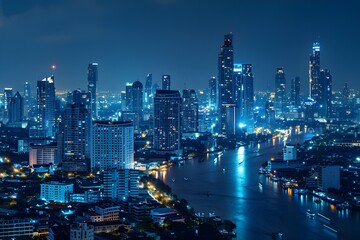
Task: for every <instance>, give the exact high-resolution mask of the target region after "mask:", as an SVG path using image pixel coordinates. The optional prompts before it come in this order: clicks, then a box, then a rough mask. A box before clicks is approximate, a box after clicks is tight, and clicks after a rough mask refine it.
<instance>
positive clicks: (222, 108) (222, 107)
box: [218, 33, 236, 135]
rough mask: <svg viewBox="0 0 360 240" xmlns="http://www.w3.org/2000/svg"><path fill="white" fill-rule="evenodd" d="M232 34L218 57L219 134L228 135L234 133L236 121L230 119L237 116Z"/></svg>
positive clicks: (228, 36) (227, 38) (227, 37)
mask: <svg viewBox="0 0 360 240" xmlns="http://www.w3.org/2000/svg"><path fill="white" fill-rule="evenodd" d="M232 38H233V35H232V33H230V34H226V35H225V37H224V44H223V46H222V47H221V49H220V54H219V56H218V71H219V77H218V94H219V96H218V97H219V100H218V109H219V117H218V118H219V126H218V129H219V130H218V132H219V133H221V134H223V135H227V134H229V133H233V130H232V129H235V126H234V124H235V120H234V119H233V120H234V121H233V120H232V118H229V117H230V116H232V115H235V106H236V105H235V88H236V86H235V81H233V68H234V53H233V44H232Z"/></svg>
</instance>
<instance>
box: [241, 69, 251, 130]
mask: <svg viewBox="0 0 360 240" xmlns="http://www.w3.org/2000/svg"><path fill="white" fill-rule="evenodd" d="M242 78H243V80H242V82H243V88H244V91H243V94H244V96H243V97H241V99H244V102H245V103H244V104H243V106H244V114H243V116H244V120H245V124H246V125H247V129H248V132H252V129H253V127H254V75H253V72H252V65H251V64H242Z"/></svg>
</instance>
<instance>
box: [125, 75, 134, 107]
mask: <svg viewBox="0 0 360 240" xmlns="http://www.w3.org/2000/svg"><path fill="white" fill-rule="evenodd" d="M132 100H133V98H132V83H129V82H127V83H126V85H125V109H126V111H132V106H133V105H132Z"/></svg>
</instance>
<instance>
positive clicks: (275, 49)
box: [0, 0, 360, 93]
mask: <svg viewBox="0 0 360 240" xmlns="http://www.w3.org/2000/svg"><path fill="white" fill-rule="evenodd" d="M20 2H21V4H19V3H20ZM205 3H206V6H205ZM259 3H261V4H260V5H259ZM346 3H347V4H345V3H344V4H338V3H337V2H336V1H317V2H312V1H301V3H300V2H299V3H297V2H295V3H294V2H292V3H289V2H287V1H282V0H278V1H275V2H273V3H268V2H264V1H255V2H252V3H248V2H243V1H227V2H226V4H224V3H222V2H214V3H208V2H205V1H181V2H180V1H176V0H172V1H165V0H153V1H151V0H149V1H140V0H139V1H134V2H130V1H129V2H127V1H121V2H118V1H106V2H99V1H81V0H76V1H67V0H65V1H61V2H59V1H31V2H27V3H25V2H22V1H17V2H16V1H11V2H10V1H0V31H1V32H2V35H3V36H4V37H3V44H2V46H1V47H0V50H1V52H2V58H0V65H1V66H2V71H0V80H1V81H0V87H1V88H5V87H11V88H13V89H14V90H15V91H20V92H21V91H22V89H23V84H24V83H25V82H30V83H31V84H32V85H33V86H35V83H36V81H38V80H41V79H43V78H44V77H47V76H49V75H50V74H51V73H53V72H54V74H55V75H56V83H55V85H56V89H57V90H64V89H67V90H73V89H77V88H81V89H86V79H87V65H88V64H89V63H91V62H98V63H99V79H98V89H99V91H104V90H110V89H111V90H112V91H120V90H123V89H124V88H125V83H126V82H135V81H136V80H139V81H141V82H142V83H143V84H144V83H145V79H146V75H147V74H148V73H149V72H150V73H152V74H153V82H154V83H157V84H159V85H160V83H161V76H162V75H166V74H169V75H170V76H171V81H172V83H171V84H172V86H173V87H172V89H178V90H181V89H184V88H190V89H199V88H200V89H205V88H207V85H208V79H209V78H210V77H212V76H217V55H218V49H219V47H220V46H221V44H222V38H223V35H224V34H226V33H229V32H233V35H234V63H252V64H253V72H254V88H255V89H256V90H265V89H267V85H268V87H270V89H271V90H272V91H274V90H275V89H273V84H268V82H272V81H271V80H272V79H273V74H274V71H275V70H276V68H278V67H283V68H284V70H285V72H286V75H287V81H288V83H287V84H288V85H290V82H289V81H290V79H292V78H293V77H295V76H300V79H301V86H302V87H301V92H303V93H306V92H307V89H306V87H305V86H306V85H307V83H308V77H307V73H308V58H309V55H310V53H311V46H312V43H313V42H315V41H319V42H320V44H321V49H322V52H321V54H322V58H321V59H322V65H323V66H326V67H327V68H329V69H331V73H332V76H333V82H334V90H341V89H342V88H343V85H344V83H345V82H348V84H349V87H350V88H359V87H360V86H359V84H358V83H357V82H358V77H357V74H356V71H355V69H356V66H357V65H358V64H359V60H358V57H357V56H358V55H359V54H360V47H359V46H358V44H357V42H359V39H360V31H359V30H358V29H360V26H358V25H359V24H360V19H359V16H357V15H356V9H357V8H356V7H357V6H359V3H357V2H356V1H346ZM242 9H246V10H247V11H242ZM313 9H317V11H313ZM225 10H226V11H225ZM63 12H67V17H66V19H64V16H63ZM217 13H219V15H220V16H219V17H217V16H218V15H217ZM259 15H261V16H262V17H261V19H258V17H257V16H259ZM183 16H186V18H185V17H183ZM332 16H337V17H336V18H333V17H332ZM283 17H286V18H287V21H285V22H284V21H282V19H283ZM44 19H46V21H44ZM143 19H147V21H144V20H143ZM314 21H316V25H314V24H313V22H314ZM274 32H276V34H274ZM319 36H320V38H319ZM192 53H196V55H192ZM189 56H193V57H189ZM344 59H346V61H344ZM53 64H55V65H56V66H57V69H56V70H53V69H52V68H51V66H52V65H53ZM114 83H115V86H114Z"/></svg>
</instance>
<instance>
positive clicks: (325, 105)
mask: <svg viewBox="0 0 360 240" xmlns="http://www.w3.org/2000/svg"><path fill="white" fill-rule="evenodd" d="M319 83H320V86H321V96H320V98H319V103H318V108H319V115H320V116H321V117H325V118H329V117H331V115H332V103H331V100H332V76H331V73H330V71H329V70H328V69H321V70H320V79H319Z"/></svg>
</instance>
